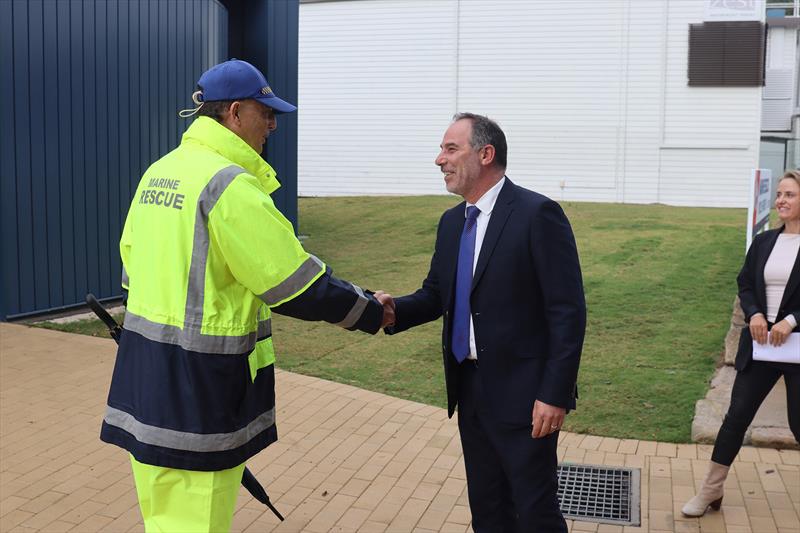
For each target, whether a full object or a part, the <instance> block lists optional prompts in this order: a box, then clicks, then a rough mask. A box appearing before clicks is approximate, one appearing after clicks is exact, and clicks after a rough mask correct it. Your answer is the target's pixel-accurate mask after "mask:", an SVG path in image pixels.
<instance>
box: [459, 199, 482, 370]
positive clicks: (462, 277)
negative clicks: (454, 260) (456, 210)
mask: <svg viewBox="0 0 800 533" xmlns="http://www.w3.org/2000/svg"><path fill="white" fill-rule="evenodd" d="M480 214H481V211H480V209H478V208H477V207H475V206H474V205H471V206H469V207H468V208H467V220H466V222H464V230H463V231H462V232H461V245H460V246H459V248H458V271H457V272H456V298H455V304H454V305H453V355H454V356H455V357H456V360H457V361H458V362H459V363H460V362H462V361H463V360H464V359H466V358H467V356H468V355H469V317H470V309H469V293H470V292H471V291H472V264H473V262H474V260H475V233H476V227H477V225H478V224H477V220H478V215H480Z"/></svg>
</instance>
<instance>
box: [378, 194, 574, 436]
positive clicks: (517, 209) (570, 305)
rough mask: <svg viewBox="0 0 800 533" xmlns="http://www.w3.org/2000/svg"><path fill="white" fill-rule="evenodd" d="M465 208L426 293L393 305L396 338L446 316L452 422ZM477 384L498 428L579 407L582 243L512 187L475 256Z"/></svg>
mask: <svg viewBox="0 0 800 533" xmlns="http://www.w3.org/2000/svg"><path fill="white" fill-rule="evenodd" d="M464 208H465V203H464V202H462V203H460V204H458V205H457V206H455V207H454V208H452V209H449V210H448V211H446V212H445V213H444V214H443V215H442V218H441V220H440V221H439V228H438V230H437V233H436V247H435V250H434V254H433V258H432V259H431V266H430V271H429V272H428V276H427V277H426V278H425V281H424V282H423V283H422V287H421V288H420V289H418V290H417V291H416V292H414V293H413V294H409V295H407V296H403V297H400V298H397V299H396V313H397V319H396V322H395V325H394V327H393V328H387V333H389V334H393V333H398V332H401V331H404V330H406V329H409V328H411V327H414V326H417V325H419V324H423V323H425V322H429V321H431V320H436V319H437V318H439V317H440V316H442V315H443V316H444V327H443V331H442V355H443V361H444V371H445V381H446V387H447V405H448V416H451V417H452V416H453V411H454V410H455V407H456V403H457V400H458V363H457V362H456V360H455V359H454V357H453V355H452V352H451V349H450V343H451V337H452V333H451V320H450V318H451V317H450V315H451V313H452V309H453V300H454V290H455V274H456V266H457V262H458V249H459V242H460V238H461V231H462V228H463V226H464V221H465V218H464ZM470 307H471V311H472V320H473V324H474V327H475V340H476V344H477V346H476V348H477V350H478V354H477V356H478V361H479V364H480V371H479V374H480V377H481V379H482V385H483V389H484V392H485V395H486V398H485V400H486V401H487V403H488V405H487V407H488V408H489V409H491V410H492V412H493V415H494V416H495V419H496V420H498V421H500V422H505V423H509V424H513V425H520V424H523V425H530V424H531V412H532V410H533V403H534V401H535V400H537V399H538V400H541V401H543V402H545V403H548V404H551V405H556V406H560V407H565V408H567V409H574V408H575V397H576V380H577V374H578V364H579V362H580V356H581V349H582V347H583V337H584V330H585V327H586V304H585V301H584V296H583V283H582V280H581V271H580V264H579V262H578V253H577V248H576V246H575V238H574V236H573V234H572V229H571V227H570V225H569V221H568V220H567V218H566V216H565V215H564V212H563V211H562V210H561V207H560V206H559V205H558V204H557V203H556V202H554V201H552V200H550V199H549V198H546V197H545V196H542V195H541V194H537V193H535V192H532V191H529V190H527V189H523V188H522V187H518V186H516V185H514V184H513V183H512V182H511V180H509V179H508V178H506V182H505V184H504V185H503V188H502V189H501V190H500V193H499V195H498V198H497V202H496V203H495V206H494V210H493V211H492V214H491V218H490V219H489V225H488V227H487V229H486V235H485V237H484V240H483V244H482V246H481V250H480V254H479V256H478V263H477V265H476V268H475V274H474V276H473V282H472V293H471V297H470Z"/></svg>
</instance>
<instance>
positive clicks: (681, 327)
mask: <svg viewBox="0 0 800 533" xmlns="http://www.w3.org/2000/svg"><path fill="white" fill-rule="evenodd" d="M457 202H458V199H457V198H455V197H442V196H436V197H379V198H304V199H301V200H300V231H301V233H302V234H304V235H307V236H308V238H307V239H306V240H305V241H304V245H305V247H306V249H308V250H309V251H310V252H312V253H314V254H316V255H317V256H319V257H320V258H322V259H323V260H324V261H325V262H326V263H328V264H329V265H331V266H332V267H333V269H334V271H335V273H336V274H337V275H338V276H340V277H343V278H345V279H348V280H351V281H353V282H355V283H358V284H359V285H361V286H363V287H365V288H369V289H372V290H377V289H384V290H386V291H388V292H390V293H392V294H393V295H395V296H400V295H403V294H406V293H408V292H411V291H413V290H415V289H416V288H418V287H419V285H420V283H421V281H422V279H423V278H424V277H425V274H426V273H427V270H428V264H429V261H430V254H431V251H432V249H433V243H434V239H435V235H436V225H437V222H438V220H439V216H440V215H441V213H442V211H443V210H445V209H447V208H448V207H451V206H453V205H455V204H456V203H457ZM564 209H565V211H566V212H567V215H568V216H569V218H570V220H571V222H572V225H573V229H574V231H575V235H576V238H577V241H578V249H579V253H580V257H581V264H582V267H583V274H584V284H585V289H586V300H587V304H588V310H589V321H588V330H587V335H586V343H585V348H584V353H583V359H582V361H581V369H580V375H579V391H580V399H579V401H578V409H577V410H576V411H575V412H573V413H571V414H570V415H569V416H568V417H567V422H566V424H565V428H566V429H568V430H570V431H577V432H581V433H591V434H595V435H605V436H615V437H626V438H639V439H657V440H661V441H671V442H688V441H689V437H690V426H691V421H692V416H693V414H694V404H695V401H696V400H697V399H699V398H701V397H703V396H704V395H705V391H706V388H707V381H708V379H709V377H710V376H711V374H712V371H713V369H714V366H715V363H716V362H717V361H718V360H719V356H720V354H721V351H722V349H723V339H724V336H725V333H726V331H727V329H728V325H729V321H730V314H731V307H732V304H733V299H734V296H735V294H736V282H735V277H736V273H737V272H738V269H739V267H740V265H741V262H742V260H743V259H744V222H745V213H744V211H743V210H740V209H705V208H678V207H667V206H661V205H648V206H641V205H619V204H596V203H566V204H564ZM440 327H441V324H440V323H439V322H436V323H432V324H428V325H425V326H422V327H419V328H416V329H415V330H412V331H409V332H406V333H403V334H400V335H396V336H393V337H388V336H385V335H383V334H378V335H376V336H369V335H365V334H363V333H351V332H347V331H344V330H341V329H339V328H336V327H333V326H331V325H329V324H324V323H308V322H301V321H298V320H294V319H290V318H286V317H280V316H278V317H275V320H274V324H273V333H274V342H275V347H276V351H277V354H278V363H277V364H278V366H279V367H280V368H283V369H286V370H291V371H294V372H300V373H304V374H309V375H314V376H319V377H322V378H326V379H331V380H334V381H339V382H343V383H350V384H353V385H356V386H359V387H363V388H366V389H371V390H375V391H380V392H384V393H387V394H391V395H393V396H398V397H402V398H408V399H411V400H416V401H420V402H425V403H429V404H433V405H438V406H444V401H445V399H444V385H443V376H442V367H441V366H442V365H441V348H440ZM70 328H71V329H72V330H76V329H77V330H82V331H87V329H88V330H91V329H92V328H94V330H95V331H102V328H98V327H97V325H96V324H94V325H92V324H90V325H87V324H76V325H70ZM58 329H63V328H62V327H59V328H58ZM278 401H280V398H279V399H278Z"/></svg>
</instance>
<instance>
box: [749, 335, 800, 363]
mask: <svg viewBox="0 0 800 533" xmlns="http://www.w3.org/2000/svg"><path fill="white" fill-rule="evenodd" d="M753 359H755V360H756V361H774V362H777V363H797V364H800V333H790V334H789V337H788V338H787V339H786V342H784V343H783V344H781V345H780V346H772V345H771V344H769V343H767V344H758V343H757V342H756V341H753Z"/></svg>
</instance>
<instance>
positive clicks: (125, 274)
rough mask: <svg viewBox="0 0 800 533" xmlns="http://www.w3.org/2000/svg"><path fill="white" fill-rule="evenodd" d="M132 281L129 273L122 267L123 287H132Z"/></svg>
mask: <svg viewBox="0 0 800 533" xmlns="http://www.w3.org/2000/svg"><path fill="white" fill-rule="evenodd" d="M130 283H131V280H130V279H129V278H128V272H127V271H126V270H125V267H124V266H123V267H122V286H123V287H130Z"/></svg>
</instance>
